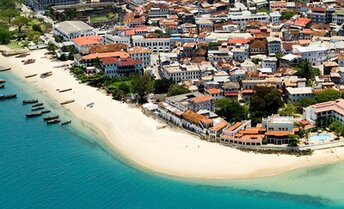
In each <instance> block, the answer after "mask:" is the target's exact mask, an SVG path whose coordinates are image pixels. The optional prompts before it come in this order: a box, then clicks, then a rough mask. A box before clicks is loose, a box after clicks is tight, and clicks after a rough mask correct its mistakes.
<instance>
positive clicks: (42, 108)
mask: <svg viewBox="0 0 344 209" xmlns="http://www.w3.org/2000/svg"><path fill="white" fill-rule="evenodd" d="M37 110H44V107H34V108H32V109H31V111H37Z"/></svg>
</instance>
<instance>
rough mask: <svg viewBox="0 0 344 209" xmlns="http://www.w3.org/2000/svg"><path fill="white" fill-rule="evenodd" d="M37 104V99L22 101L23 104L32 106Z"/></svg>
mask: <svg viewBox="0 0 344 209" xmlns="http://www.w3.org/2000/svg"><path fill="white" fill-rule="evenodd" d="M37 102H38V99H27V100H24V101H23V104H34V103H37Z"/></svg>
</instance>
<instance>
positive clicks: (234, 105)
mask: <svg viewBox="0 0 344 209" xmlns="http://www.w3.org/2000/svg"><path fill="white" fill-rule="evenodd" d="M215 107H216V114H218V115H219V116H221V117H224V118H225V120H227V121H229V122H236V121H241V120H244V119H246V118H247V110H246V108H245V107H243V106H241V105H240V103H239V102H238V101H237V100H234V99H228V98H223V99H219V100H217V101H216V103H215Z"/></svg>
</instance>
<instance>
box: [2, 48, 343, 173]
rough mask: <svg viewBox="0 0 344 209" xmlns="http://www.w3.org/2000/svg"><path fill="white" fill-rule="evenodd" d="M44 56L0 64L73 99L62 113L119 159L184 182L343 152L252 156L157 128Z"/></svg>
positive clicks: (274, 169) (334, 157) (290, 165)
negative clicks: (93, 131)
mask: <svg viewBox="0 0 344 209" xmlns="http://www.w3.org/2000/svg"><path fill="white" fill-rule="evenodd" d="M45 52H46V51H45V50H38V51H32V52H31V55H30V56H28V57H26V58H14V57H3V56H1V55H0V65H1V66H5V67H11V68H12V72H13V73H16V74H17V75H18V76H19V77H20V78H23V80H24V81H25V82H28V83H31V84H32V85H35V86H37V87H38V88H40V89H42V90H44V91H47V93H48V94H49V95H50V96H51V97H52V98H54V99H56V100H57V101H59V102H63V101H65V100H69V99H75V102H74V103H72V104H69V105H66V106H65V107H64V108H68V109H69V110H70V111H71V112H72V113H73V114H74V115H75V116H77V117H78V118H80V119H81V120H84V121H87V122H89V123H91V124H93V125H94V126H95V127H97V128H98V129H99V130H100V131H101V132H102V133H103V134H104V135H105V136H106V138H107V140H108V141H109V143H111V144H112V145H113V147H114V148H115V149H116V150H117V151H118V152H119V153H120V154H122V155H123V156H125V157H126V158H128V159H129V160H130V161H133V162H134V163H136V164H137V165H139V166H142V167H144V168H147V169H149V170H152V171H155V172H158V173H162V174H167V175H172V176H179V177H188V178H204V179H238V178H251V177H263V176H270V175H276V174H280V173H283V172H286V171H290V170H293V169H297V168H302V167H309V166H315V165H320V164H324V163H331V162H338V161H340V160H343V159H344V148H336V149H332V150H320V151H316V152H314V154H313V155H312V156H302V157H296V156H289V155H267V154H255V153H247V152H242V151H239V150H236V149H233V148H229V147H225V146H222V145H219V144H215V143H209V142H206V141H201V140H200V139H198V138H196V137H193V136H191V135H189V134H187V133H183V132H182V131H175V130H173V129H170V128H163V129H157V126H161V125H162V124H159V122H157V121H156V120H154V119H153V118H150V117H147V116H145V115H144V114H143V113H142V112H141V111H140V110H139V109H138V108H131V107H129V105H127V104H123V103H121V102H117V101H114V100H112V99H111V97H110V96H106V95H105V94H103V93H101V92H100V91H98V90H97V89H96V88H92V87H89V86H86V85H85V84H79V83H78V81H76V80H75V78H74V77H73V76H72V75H70V74H69V71H68V70H63V68H53V66H58V65H62V64H63V63H61V62H51V61H50V60H49V59H47V58H42V57H43V56H44V53H45ZM28 58H33V59H36V62H35V63H34V64H29V65H23V64H22V63H21V60H23V59H28ZM46 71H53V75H52V76H50V77H48V78H45V79H40V78H39V76H36V77H33V78H29V79H25V78H24V77H25V76H26V75H29V74H33V73H38V74H40V73H43V72H46ZM0 76H1V74H0ZM0 78H1V77H0ZM65 88H73V90H72V91H69V92H65V93H58V91H56V89H65ZM91 102H94V103H95V104H94V107H93V108H86V109H85V106H86V104H88V103H91Z"/></svg>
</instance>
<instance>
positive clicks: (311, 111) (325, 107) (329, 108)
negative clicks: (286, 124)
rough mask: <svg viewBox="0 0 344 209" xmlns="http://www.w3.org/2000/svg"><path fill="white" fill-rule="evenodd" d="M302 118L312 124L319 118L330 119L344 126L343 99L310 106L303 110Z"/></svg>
mask: <svg viewBox="0 0 344 209" xmlns="http://www.w3.org/2000/svg"><path fill="white" fill-rule="evenodd" d="M303 117H304V118H305V119H306V120H308V121H309V122H311V123H313V124H314V123H315V122H316V120H317V119H318V118H321V117H332V118H333V119H334V120H336V121H338V122H340V123H342V124H344V99H337V100H336V101H329V102H322V103H318V104H315V105H311V106H309V107H307V108H305V109H304V110H303Z"/></svg>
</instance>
